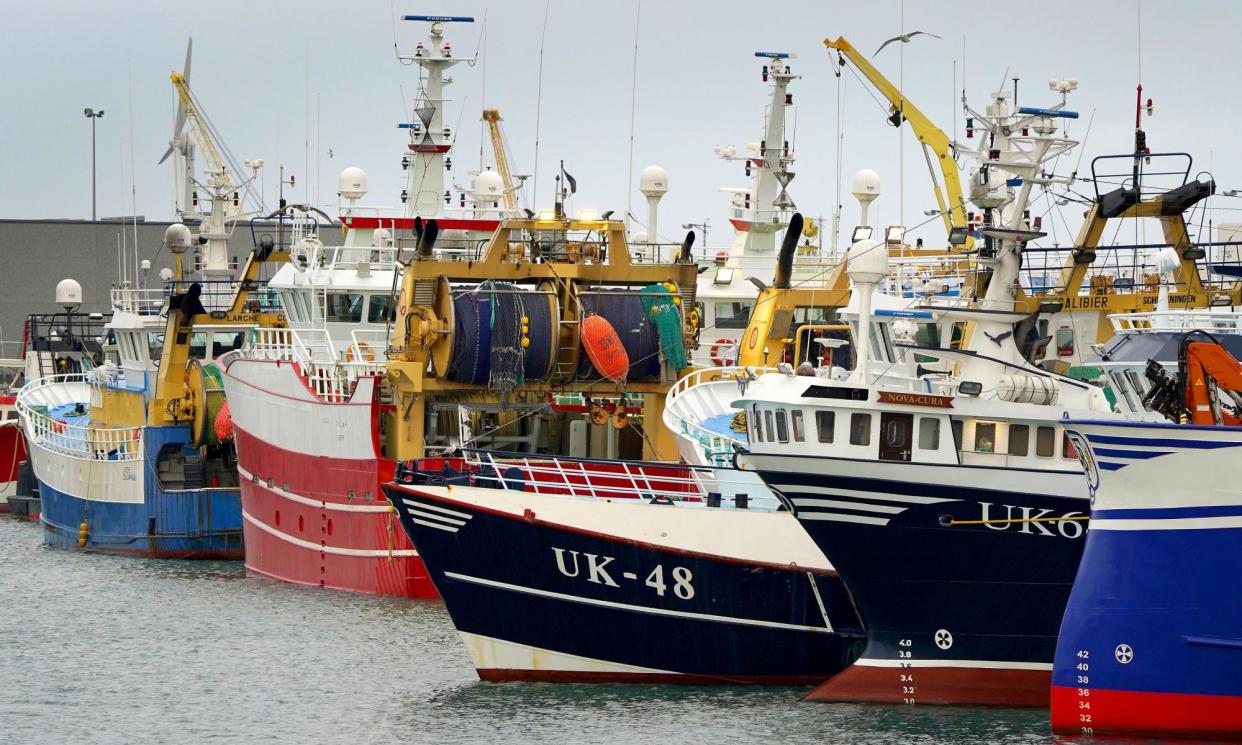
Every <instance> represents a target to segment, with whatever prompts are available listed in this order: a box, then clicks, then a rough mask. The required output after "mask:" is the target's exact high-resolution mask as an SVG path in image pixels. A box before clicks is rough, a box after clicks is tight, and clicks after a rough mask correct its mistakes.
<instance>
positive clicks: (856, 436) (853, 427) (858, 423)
mask: <svg viewBox="0 0 1242 745" xmlns="http://www.w3.org/2000/svg"><path fill="white" fill-rule="evenodd" d="M850 444H851V445H870V444H871V414H869V413H867V414H865V413H862V412H855V413H853V414H850Z"/></svg>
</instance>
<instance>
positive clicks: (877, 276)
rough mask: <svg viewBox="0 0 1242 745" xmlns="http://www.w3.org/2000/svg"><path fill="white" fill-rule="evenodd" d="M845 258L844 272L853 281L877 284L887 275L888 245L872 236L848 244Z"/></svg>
mask: <svg viewBox="0 0 1242 745" xmlns="http://www.w3.org/2000/svg"><path fill="white" fill-rule="evenodd" d="M845 260H846V264H845V273H846V274H848V275H849V278H850V279H851V280H853V281H854V282H860V283H870V284H879V283H880V281H882V280H883V279H884V278H885V277H887V276H888V247H887V246H885V245H884V244H883V243H881V242H879V241H877V240H875V239H874V238H864V239H863V240H861V241H858V242H856V243H854V244H853V245H852V246H850V250H849V253H847V254H846V257H845Z"/></svg>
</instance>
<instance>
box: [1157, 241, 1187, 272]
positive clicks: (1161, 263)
mask: <svg viewBox="0 0 1242 745" xmlns="http://www.w3.org/2000/svg"><path fill="white" fill-rule="evenodd" d="M1181 265H1182V257H1181V256H1179V255H1178V254H1177V249H1176V248H1173V247H1172V246H1165V247H1164V248H1162V249H1160V252H1159V253H1157V254H1156V271H1157V272H1160V274H1161V275H1167V274H1173V273H1174V272H1176V271H1177V270H1178V267H1180V266H1181Z"/></svg>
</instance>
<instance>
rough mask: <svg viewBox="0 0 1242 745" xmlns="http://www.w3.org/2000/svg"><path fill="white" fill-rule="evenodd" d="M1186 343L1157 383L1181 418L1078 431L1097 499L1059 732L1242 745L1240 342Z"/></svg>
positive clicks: (1152, 394) (1167, 407)
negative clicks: (1237, 582)
mask: <svg viewBox="0 0 1242 745" xmlns="http://www.w3.org/2000/svg"><path fill="white" fill-rule="evenodd" d="M1174 315H1176V314H1174ZM1235 325H1236V320H1235ZM1157 333H1159V332H1157ZM1180 336H1181V339H1180V341H1179V344H1178V353H1177V363H1175V366H1174V367H1173V369H1172V371H1170V370H1168V369H1166V368H1165V367H1164V366H1162V365H1160V364H1156V363H1155V361H1154V360H1153V365H1151V366H1150V367H1148V368H1147V374H1146V375H1144V377H1145V378H1146V382H1147V384H1148V391H1147V395H1146V397H1145V400H1146V401H1147V402H1148V403H1149V404H1150V405H1151V406H1153V407H1154V408H1155V409H1157V410H1158V411H1160V412H1161V413H1164V414H1165V415H1166V416H1167V417H1168V418H1170V419H1171V420H1172V421H1173V422H1174V423H1168V422H1159V423H1157V422H1144V423H1133V422H1127V423H1117V422H1100V421H1090V420H1084V421H1070V422H1068V423H1067V424H1066V426H1067V427H1068V428H1069V430H1070V437H1071V439H1073V440H1074V442H1075V444H1076V447H1077V448H1078V452H1079V453H1080V454H1081V457H1082V460H1083V465H1084V467H1085V472H1086V483H1087V486H1088V488H1089V489H1090V491H1091V499H1092V504H1091V529H1090V531H1088V534H1087V541H1086V544H1087V545H1086V550H1085V552H1084V554H1083V557H1082V562H1081V564H1080V565H1079V567H1078V575H1077V577H1076V579H1075V581H1074V589H1073V592H1072V593H1071V594H1070V597H1069V603H1068V606H1067V608H1066V611H1065V617H1064V619H1063V620H1062V623H1061V633H1060V638H1059V640H1058V642H1057V650H1056V658H1055V661H1054V663H1053V673H1052V676H1053V679H1052V727H1053V730H1054V731H1055V732H1056V733H1058V734H1063V735H1094V736H1113V737H1143V738H1149V737H1154V738H1193V739H1204V740H1226V739H1228V740H1236V739H1239V738H1242V681H1239V678H1238V675H1237V670H1238V655H1239V650H1240V649H1242V637H1240V636H1239V632H1238V629H1239V627H1240V625H1242V600H1240V599H1239V596H1238V594H1237V593H1236V592H1231V591H1229V589H1228V588H1229V587H1231V584H1232V583H1233V582H1234V579H1235V578H1236V577H1237V576H1238V573H1239V572H1242V555H1240V554H1239V551H1238V540H1239V535H1238V528H1239V525H1240V524H1242V523H1240V522H1239V519H1240V518H1242V490H1240V489H1239V487H1238V484H1239V483H1240V482H1242V473H1240V472H1239V461H1238V454H1239V452H1240V451H1239V448H1242V427H1240V426H1239V425H1242V419H1240V418H1239V402H1240V401H1242V396H1240V391H1242V364H1239V362H1238V360H1237V356H1236V354H1237V352H1236V348H1237V345H1236V344H1234V345H1233V347H1234V350H1235V351H1234V352H1233V353H1231V352H1230V351H1229V350H1228V349H1226V348H1225V346H1223V345H1222V344H1221V341H1220V340H1218V339H1217V338H1216V337H1214V336H1213V335H1211V334H1209V333H1206V332H1203V331H1190V332H1186V333H1183V334H1180ZM1224 338H1229V337H1221V339H1222V340H1223V339H1224ZM1232 338H1233V339H1234V341H1236V337H1232ZM1139 369H1140V371H1141V370H1142V368H1141V367H1140V368H1139Z"/></svg>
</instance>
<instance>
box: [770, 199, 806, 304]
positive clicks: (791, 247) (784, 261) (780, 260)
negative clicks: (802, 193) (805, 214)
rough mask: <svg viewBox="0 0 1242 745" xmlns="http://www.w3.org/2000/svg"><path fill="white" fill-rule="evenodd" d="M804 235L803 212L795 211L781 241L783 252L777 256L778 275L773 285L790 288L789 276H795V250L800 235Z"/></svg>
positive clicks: (784, 288)
mask: <svg viewBox="0 0 1242 745" xmlns="http://www.w3.org/2000/svg"><path fill="white" fill-rule="evenodd" d="M800 235H802V213H801V212H795V213H794V214H793V217H791V218H789V227H787V228H785V239H784V240H783V241H781V252H780V254H779V255H778V256H777V257H776V277H774V278H773V282H772V286H773V287H775V288H776V289H778V290H788V289H789V278H790V277H791V276H793V259H794V251H795V250H796V249H797V248H798V236H800Z"/></svg>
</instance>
